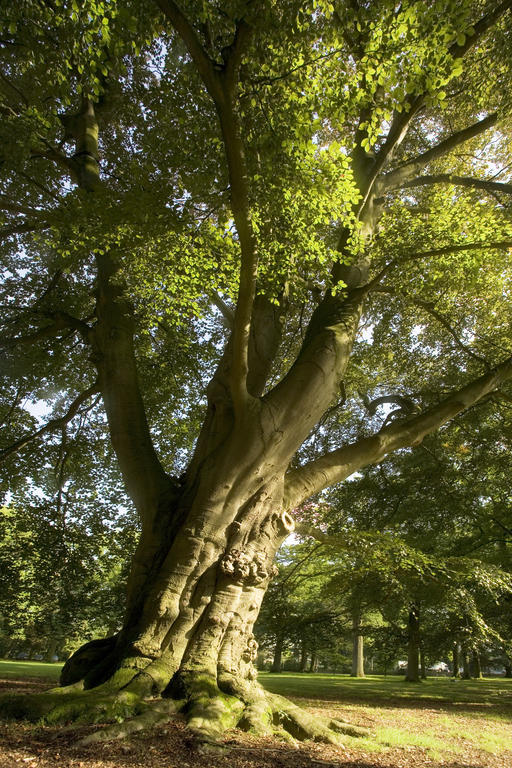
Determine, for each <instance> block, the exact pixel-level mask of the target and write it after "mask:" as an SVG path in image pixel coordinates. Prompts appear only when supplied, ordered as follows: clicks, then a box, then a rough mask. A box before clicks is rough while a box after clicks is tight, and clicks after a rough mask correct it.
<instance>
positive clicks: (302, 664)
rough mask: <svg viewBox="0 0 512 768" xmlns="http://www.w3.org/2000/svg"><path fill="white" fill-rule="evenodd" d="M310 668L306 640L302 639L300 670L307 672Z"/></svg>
mask: <svg viewBox="0 0 512 768" xmlns="http://www.w3.org/2000/svg"><path fill="white" fill-rule="evenodd" d="M307 668H308V649H307V647H306V641H305V640H304V639H302V640H301V643H300V671H301V672H306V670H307Z"/></svg>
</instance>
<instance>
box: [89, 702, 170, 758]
mask: <svg viewBox="0 0 512 768" xmlns="http://www.w3.org/2000/svg"><path fill="white" fill-rule="evenodd" d="M180 704H181V706H183V702H177V701H173V700H172V699H160V700H159V701H154V702H150V703H148V702H143V703H142V704H141V709H142V711H141V712H140V714H139V715H136V716H135V717H132V718H131V719H130V720H123V722H121V723H113V724H112V725H110V726H107V727H106V728H102V729H101V730H99V731H94V732H93V733H90V734H88V735H87V736H85V737H84V738H83V739H80V741H79V742H78V746H88V745H90V744H97V743H98V742H102V741H113V740H114V739H125V738H127V737H128V736H131V735H132V734H133V733H137V732H138V731H146V730H149V729H150V728H154V727H155V726H156V725H159V724H160V723H165V722H168V721H169V720H170V718H171V717H172V716H173V715H175V714H176V713H177V712H178V711H179V710H180V708H181V707H180Z"/></svg>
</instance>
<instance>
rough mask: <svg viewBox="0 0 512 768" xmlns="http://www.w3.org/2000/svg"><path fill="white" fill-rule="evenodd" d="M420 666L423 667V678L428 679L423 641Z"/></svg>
mask: <svg viewBox="0 0 512 768" xmlns="http://www.w3.org/2000/svg"><path fill="white" fill-rule="evenodd" d="M420 668H421V679H422V680H426V679H427V665H426V662H425V649H424V648H423V643H421V644H420Z"/></svg>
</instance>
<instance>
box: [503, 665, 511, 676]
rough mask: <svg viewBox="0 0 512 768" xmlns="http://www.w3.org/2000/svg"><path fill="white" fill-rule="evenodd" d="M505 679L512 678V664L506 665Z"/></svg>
mask: <svg viewBox="0 0 512 768" xmlns="http://www.w3.org/2000/svg"><path fill="white" fill-rule="evenodd" d="M504 666H505V677H512V663H508V664H505V665H504Z"/></svg>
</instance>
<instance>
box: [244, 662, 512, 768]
mask: <svg viewBox="0 0 512 768" xmlns="http://www.w3.org/2000/svg"><path fill="white" fill-rule="evenodd" d="M259 680H260V682H261V683H262V684H263V686H264V687H265V688H267V690H269V691H272V692H273V693H279V694H281V695H282V696H288V697H290V698H292V699H294V700H295V701H296V702H297V703H298V704H302V705H303V706H306V707H308V708H311V709H313V710H314V711H316V712H319V713H322V711H325V714H329V716H330V717H337V718H339V719H341V720H349V721H350V722H353V723H354V724H356V725H364V726H366V727H369V729H370V731H371V735H370V736H368V737H365V738H362V739H356V738H350V737H344V744H345V746H346V747H347V748H348V749H351V750H355V751H358V752H363V753H364V752H382V751H386V750H389V749H391V750H396V749H399V750H411V749H416V750H418V749H419V750H421V751H422V752H423V753H424V754H426V755H428V758H429V759H430V760H431V761H433V762H434V763H442V762H443V761H446V760H447V759H449V760H453V759H454V758H455V756H457V757H456V759H457V761H460V760H462V759H464V760H467V761H468V764H469V763H470V764H471V765H475V766H477V765H480V764H481V762H480V760H479V758H478V755H479V754H482V753H491V754H493V755H500V756H501V755H503V756H505V755H506V754H507V753H508V760H509V763H510V764H511V765H512V729H511V728H510V725H511V723H512V680H506V679H504V678H492V679H491V678H488V679H484V680H455V681H452V680H450V679H447V678H430V679H428V680H426V681H423V682H422V683H419V684H411V683H406V682H405V681H404V679H403V677H398V676H392V677H386V678H384V677H380V676H376V675H372V676H369V677H366V678H363V679H356V678H353V677H349V676H348V675H323V674H317V675H309V674H300V673H290V672H284V673H281V674H279V675H272V674H270V673H268V672H267V673H261V674H260V675H259ZM507 764H508V763H507Z"/></svg>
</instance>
